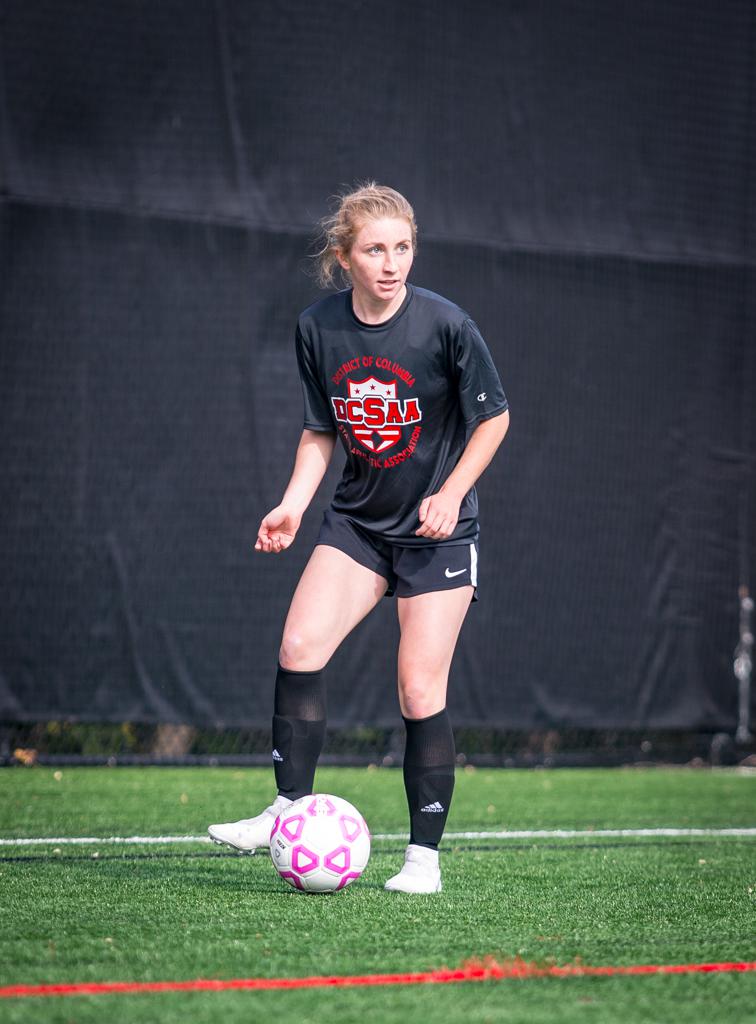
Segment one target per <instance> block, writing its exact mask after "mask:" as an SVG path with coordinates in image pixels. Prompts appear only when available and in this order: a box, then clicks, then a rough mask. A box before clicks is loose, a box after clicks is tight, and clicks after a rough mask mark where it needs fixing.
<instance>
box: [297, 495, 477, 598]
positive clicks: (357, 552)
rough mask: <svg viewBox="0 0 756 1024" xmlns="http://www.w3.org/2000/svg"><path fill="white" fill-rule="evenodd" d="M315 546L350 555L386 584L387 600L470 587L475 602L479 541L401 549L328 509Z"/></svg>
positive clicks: (440, 543) (439, 543)
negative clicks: (381, 577) (326, 547)
mask: <svg viewBox="0 0 756 1024" xmlns="http://www.w3.org/2000/svg"><path fill="white" fill-rule="evenodd" d="M315 544H316V545H317V544H326V545H328V547H331V548H337V549H338V550H339V551H343V552H344V554H345V555H349V557H350V558H353V559H354V561H355V562H358V563H359V564H360V565H364V566H365V567H366V568H367V569H372V570H373V572H377V573H378V574H379V576H383V578H384V579H385V580H387V581H388V590H387V591H386V594H385V596H386V597H393V596H394V594H396V596H397V597H413V596H415V595H416V594H429V593H431V592H432V591H434V590H454V589H456V588H457V587H466V586H470V585H471V584H472V586H473V588H474V589H473V598H472V599H473V601H477V600H478V541H477V538H476V539H475V540H474V541H469V542H468V541H465V542H463V543H462V544H459V543H456V544H449V543H448V542H444V541H440V542H438V543H436V544H423V545H422V546H418V547H401V546H400V545H398V544H390V543H389V542H388V541H385V540H383V539H381V538H380V537H375V536H374V535H372V534H371V533H369V532H368V531H367V530H363V529H362V528H361V527H359V526H355V524H354V523H353V522H352V521H351V520H350V519H347V517H346V516H342V515H341V514H340V513H338V512H334V511H333V509H331V508H327V509H326V510H325V512H324V513H323V522H322V525H321V527H320V533H319V534H318V539H317V540H316V541H315Z"/></svg>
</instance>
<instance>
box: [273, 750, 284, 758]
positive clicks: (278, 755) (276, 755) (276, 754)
mask: <svg viewBox="0 0 756 1024" xmlns="http://www.w3.org/2000/svg"><path fill="white" fill-rule="evenodd" d="M271 756H272V757H273V760H274V761H283V758H282V757H281V755H280V754H279V753H278V751H277V750H274V751H273V754H272V755H271Z"/></svg>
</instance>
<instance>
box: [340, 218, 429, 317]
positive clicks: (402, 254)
mask: <svg viewBox="0 0 756 1024" xmlns="http://www.w3.org/2000/svg"><path fill="white" fill-rule="evenodd" d="M338 258H339V263H340V264H341V266H342V267H343V268H344V270H347V271H349V274H350V276H351V278H352V284H353V286H354V290H355V292H356V293H357V294H359V295H360V297H362V298H364V300H365V301H366V302H369V303H370V304H371V305H375V304H376V302H378V303H389V302H391V300H392V299H395V298H396V297H397V295H398V293H399V292H400V291H401V290H402V288H403V287H404V282H405V281H406V280H407V275H408V274H409V272H410V268H411V266H412V260H413V258H414V253H413V251H412V229H411V228H410V224H409V221H407V220H405V219H404V217H384V218H382V219H381V220H366V221H365V222H364V223H363V224H362V226H361V227H360V229H359V231H358V232H357V234H356V236H355V239H354V243H353V245H352V248H351V249H350V251H349V253H348V254H346V255H344V253H341V252H339V253H338Z"/></svg>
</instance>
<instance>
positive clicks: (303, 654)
mask: <svg viewBox="0 0 756 1024" xmlns="http://www.w3.org/2000/svg"><path fill="white" fill-rule="evenodd" d="M329 657H330V652H329V651H324V650H323V646H322V643H318V641H317V639H316V638H315V637H313V636H308V635H307V632H306V631H305V630H300V629H295V628H289V627H288V626H287V628H286V629H284V634H283V637H282V638H281V647H280V649H279V651H278V662H279V664H280V666H281V668H285V669H288V670H289V671H290V672H317V671H318V670H319V669H321V668H323V667H324V666H325V664H326V663H327V661H328V659H329Z"/></svg>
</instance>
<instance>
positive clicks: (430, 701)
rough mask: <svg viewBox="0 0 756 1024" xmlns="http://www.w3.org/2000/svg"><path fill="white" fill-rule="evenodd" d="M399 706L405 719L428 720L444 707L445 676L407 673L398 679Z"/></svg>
mask: <svg viewBox="0 0 756 1024" xmlns="http://www.w3.org/2000/svg"><path fill="white" fill-rule="evenodd" d="M399 704H400V705H401V709H402V714H403V715H404V717H405V718H428V717H429V715H435V714H436V712H438V711H443V709H444V708H445V707H446V676H443V677H442V678H439V677H434V676H429V675H427V674H423V673H409V674H407V675H405V676H402V677H400V679H399Z"/></svg>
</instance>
